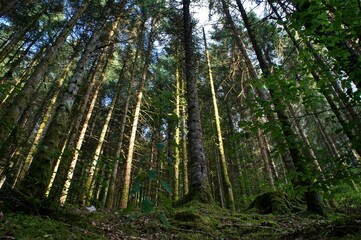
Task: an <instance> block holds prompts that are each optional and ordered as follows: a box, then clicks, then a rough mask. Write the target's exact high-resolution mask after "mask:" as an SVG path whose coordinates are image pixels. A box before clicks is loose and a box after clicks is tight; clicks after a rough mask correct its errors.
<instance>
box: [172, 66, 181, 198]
mask: <svg viewBox="0 0 361 240" xmlns="http://www.w3.org/2000/svg"><path fill="white" fill-rule="evenodd" d="M175 88H176V93H175V110H174V113H175V115H176V119H177V122H176V124H175V133H174V143H175V147H174V159H175V160H174V191H173V192H174V200H175V201H178V199H179V166H180V164H179V162H180V161H179V158H180V153H179V149H180V145H179V143H180V139H179V133H180V124H179V122H180V121H179V120H180V114H179V113H180V78H179V67H178V64H177V66H176V73H175Z"/></svg>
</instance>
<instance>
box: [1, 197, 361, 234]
mask: <svg viewBox="0 0 361 240" xmlns="http://www.w3.org/2000/svg"><path fill="white" fill-rule="evenodd" d="M360 230H361V209H358V208H354V209H338V210H335V209H333V210H329V211H328V215H327V217H326V218H322V217H319V216H317V215H310V214H308V213H307V212H304V211H300V212H297V213H287V214H278V215H274V214H272V213H271V214H260V213H257V212H256V211H252V210H251V211H249V210H248V211H244V212H242V213H241V212H230V211H228V210H225V209H221V208H220V207H218V206H217V205H215V204H202V203H198V202H190V203H188V204H186V205H184V206H182V207H177V208H174V209H170V208H168V209H154V210H153V211H152V212H150V213H148V214H143V213H140V212H138V211H134V210H133V211H131V212H129V213H126V214H120V213H118V212H111V211H105V210H97V211H95V212H89V211H88V210H87V209H85V208H75V207H67V208H63V209H57V210H52V211H49V212H48V213H42V215H39V214H31V215H29V214H25V213H21V212H16V213H15V212H1V213H0V239H19V240H20V239H26V240H30V239H192V240H193V239H282V240H287V239H290V240H291V239H292V240H293V239H317V240H322V239H361V231H360Z"/></svg>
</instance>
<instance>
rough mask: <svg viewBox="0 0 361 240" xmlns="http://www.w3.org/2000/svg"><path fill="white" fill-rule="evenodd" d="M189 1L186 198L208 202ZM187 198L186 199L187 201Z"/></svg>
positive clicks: (186, 25) (186, 4)
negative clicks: (187, 178)
mask: <svg viewBox="0 0 361 240" xmlns="http://www.w3.org/2000/svg"><path fill="white" fill-rule="evenodd" d="M189 5H190V0H183V24H184V51H185V78H186V82H187V99H188V128H189V132H188V141H189V177H190V179H189V180H190V186H189V193H188V195H187V196H188V197H187V196H186V198H185V200H191V199H193V198H195V199H198V200H200V201H202V202H209V201H210V200H211V195H210V192H209V186H208V170H207V161H206V158H205V153H204V146H203V140H202V126H201V117H200V110H199V103H198V94H197V85H196V79H195V77H194V65H193V51H194V48H193V40H192V17H191V15H190V11H189ZM187 198H188V199H187Z"/></svg>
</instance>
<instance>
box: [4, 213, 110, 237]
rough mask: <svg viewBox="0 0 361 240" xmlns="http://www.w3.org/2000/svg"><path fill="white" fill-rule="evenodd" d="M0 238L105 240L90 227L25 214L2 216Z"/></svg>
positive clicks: (97, 230)
mask: <svg viewBox="0 0 361 240" xmlns="http://www.w3.org/2000/svg"><path fill="white" fill-rule="evenodd" d="M1 222H2V224H1V225H2V227H1V228H0V236H2V237H14V238H15V239H19V240H21V239H43V238H46V239H89V240H90V239H105V237H104V236H103V234H102V232H101V231H99V229H94V228H92V229H89V227H91V225H90V224H89V222H87V223H86V224H79V223H78V224H69V223H66V222H63V221H58V220H54V219H52V218H50V217H48V216H47V217H42V216H37V215H25V214H4V216H3V217H2V220H1Z"/></svg>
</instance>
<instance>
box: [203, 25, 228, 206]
mask: <svg viewBox="0 0 361 240" xmlns="http://www.w3.org/2000/svg"><path fill="white" fill-rule="evenodd" d="M203 40H204V47H205V51H206V62H207V66H208V77H209V82H210V86H211V93H212V101H213V109H214V119H215V122H216V130H217V139H218V150H219V154H220V163H221V167H222V179H223V181H222V182H223V184H224V188H225V189H224V190H225V194H226V197H227V207H228V208H230V209H232V210H235V205H234V196H233V188H232V183H231V181H230V179H229V175H228V167H227V161H226V155H225V153H224V145H223V136H222V129H221V121H220V115H219V112H218V105H217V98H216V91H215V89H214V82H213V74H212V68H211V62H210V56H209V52H208V47H207V41H206V34H205V31H204V28H203Z"/></svg>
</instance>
